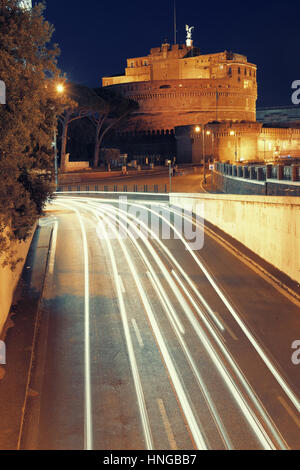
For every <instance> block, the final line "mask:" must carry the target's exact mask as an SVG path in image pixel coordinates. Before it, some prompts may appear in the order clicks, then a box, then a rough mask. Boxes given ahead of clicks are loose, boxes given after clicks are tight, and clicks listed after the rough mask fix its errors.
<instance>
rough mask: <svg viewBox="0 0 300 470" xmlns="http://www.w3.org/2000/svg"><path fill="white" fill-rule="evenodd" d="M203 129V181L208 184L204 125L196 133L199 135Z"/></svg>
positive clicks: (196, 129) (198, 127) (197, 128)
mask: <svg viewBox="0 0 300 470" xmlns="http://www.w3.org/2000/svg"><path fill="white" fill-rule="evenodd" d="M201 129H202V158H203V181H204V183H206V173H205V132H204V124H203V125H202V127H200V126H196V127H195V132H196V133H197V134H199V133H200V132H201Z"/></svg>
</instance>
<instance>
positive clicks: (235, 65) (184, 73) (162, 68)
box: [102, 44, 257, 131]
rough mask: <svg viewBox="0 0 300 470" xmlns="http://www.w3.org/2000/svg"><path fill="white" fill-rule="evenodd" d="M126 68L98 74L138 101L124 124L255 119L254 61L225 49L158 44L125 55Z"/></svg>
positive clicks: (169, 125) (167, 125)
mask: <svg viewBox="0 0 300 470" xmlns="http://www.w3.org/2000/svg"><path fill="white" fill-rule="evenodd" d="M126 65H127V67H126V69H125V74H124V75H121V76H114V77H103V79H102V85H103V87H112V88H113V89H116V91H118V92H119V93H121V94H122V95H123V96H125V97H128V98H131V99H134V100H136V101H138V103H139V105H140V109H139V111H138V112H137V113H136V114H135V116H134V118H133V119H132V120H131V122H130V123H129V124H127V128H128V130H146V131H147V130H153V129H155V130H163V129H174V128H175V127H176V126H181V125H191V124H205V123H206V122H208V121H211V120H218V119H219V120H229V121H240V120H246V121H255V120H256V100H257V80H256V73H257V67H256V65H254V64H252V63H250V62H248V60H247V57H246V56H244V55H241V54H236V53H232V52H228V51H224V52H219V53H214V54H202V53H201V52H200V49H199V48H197V47H193V46H191V47H190V46H187V45H185V44H175V45H172V46H171V45H170V44H162V45H161V47H157V48H152V49H151V51H150V54H148V55H147V56H144V57H137V58H131V59H127V62H126Z"/></svg>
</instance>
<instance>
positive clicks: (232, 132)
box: [230, 131, 237, 162]
mask: <svg viewBox="0 0 300 470" xmlns="http://www.w3.org/2000/svg"><path fill="white" fill-rule="evenodd" d="M230 135H231V136H234V147H235V151H234V155H235V158H234V161H235V162H237V133H236V131H230Z"/></svg>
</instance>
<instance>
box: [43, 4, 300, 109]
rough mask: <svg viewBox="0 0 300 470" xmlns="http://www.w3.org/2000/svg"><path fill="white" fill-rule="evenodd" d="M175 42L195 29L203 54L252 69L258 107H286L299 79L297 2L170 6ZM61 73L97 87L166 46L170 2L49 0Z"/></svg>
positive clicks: (299, 7) (170, 35)
mask: <svg viewBox="0 0 300 470" xmlns="http://www.w3.org/2000/svg"><path fill="white" fill-rule="evenodd" d="M176 3H177V19H178V41H177V42H184V40H185V24H189V25H192V26H195V31H194V36H193V38H194V43H195V45H197V46H198V47H200V49H201V50H202V52H203V53H211V52H221V51H224V50H225V49H226V50H228V51H233V52H238V53H241V54H244V55H246V56H247V57H248V60H249V61H250V62H253V63H255V64H257V66H258V81H259V100H258V105H259V106H277V105H291V104H292V103H291V98H290V97H291V82H292V81H293V80H297V79H300V2H299V0H297V1H284V0H281V1H277V0H273V1H263V0H261V1H256V0H240V1H235V0H233V1H230V0H227V1H225V0H224V1H222V2H216V1H211V2H208V1H200V0H189V1H186V0H177V1H176ZM45 16H46V18H47V19H48V20H49V21H50V22H51V23H52V24H54V26H55V29H56V31H55V35H54V40H55V42H58V43H59V45H60V48H61V57H60V67H61V69H62V71H64V72H66V73H67V75H68V77H69V78H70V80H72V81H76V82H79V83H84V84H87V85H90V86H99V85H100V84H101V77H102V76H104V75H113V74H120V73H123V71H124V67H125V63H126V62H125V60H126V58H127V57H138V56H143V55H146V54H148V53H149V51H150V49H151V48H152V47H157V46H159V45H160V44H161V43H162V42H163V40H164V39H165V38H167V39H168V40H169V41H173V36H174V33H173V0H152V1H142V0H139V1H138V0H127V1H125V0H112V1H110V0H106V1H102V0H48V1H47V10H46V12H45Z"/></svg>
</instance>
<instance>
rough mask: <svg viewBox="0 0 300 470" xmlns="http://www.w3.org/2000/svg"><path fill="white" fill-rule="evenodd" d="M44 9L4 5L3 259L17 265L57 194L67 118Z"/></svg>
mask: <svg viewBox="0 0 300 470" xmlns="http://www.w3.org/2000/svg"><path fill="white" fill-rule="evenodd" d="M43 10H44V5H42V4H39V5H37V6H35V7H34V8H33V9H32V10H24V9H22V8H20V6H19V2H18V1H16V0H0V71H1V77H0V79H1V80H3V81H4V82H5V85H6V92H7V97H6V103H7V104H6V105H0V181H1V185H0V253H1V254H3V253H5V254H6V262H12V261H11V256H10V255H11V250H10V245H11V241H22V240H25V239H26V238H27V237H28V235H29V234H30V232H31V229H32V227H33V225H34V223H35V221H36V220H37V218H38V217H39V216H40V215H41V213H42V211H43V208H44V205H45V201H46V200H47V198H48V197H51V195H52V192H53V189H54V184H53V181H54V164H53V160H54V159H53V149H52V143H53V134H54V129H55V126H56V115H57V114H58V113H60V112H62V107H61V103H59V101H58V100H57V98H56V94H55V83H56V80H58V78H59V77H60V71H59V69H58V68H57V57H58V54H59V49H58V46H57V45H52V46H50V40H51V37H52V33H53V27H52V26H51V25H50V24H49V23H48V22H47V21H46V20H45V18H44V17H43Z"/></svg>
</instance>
